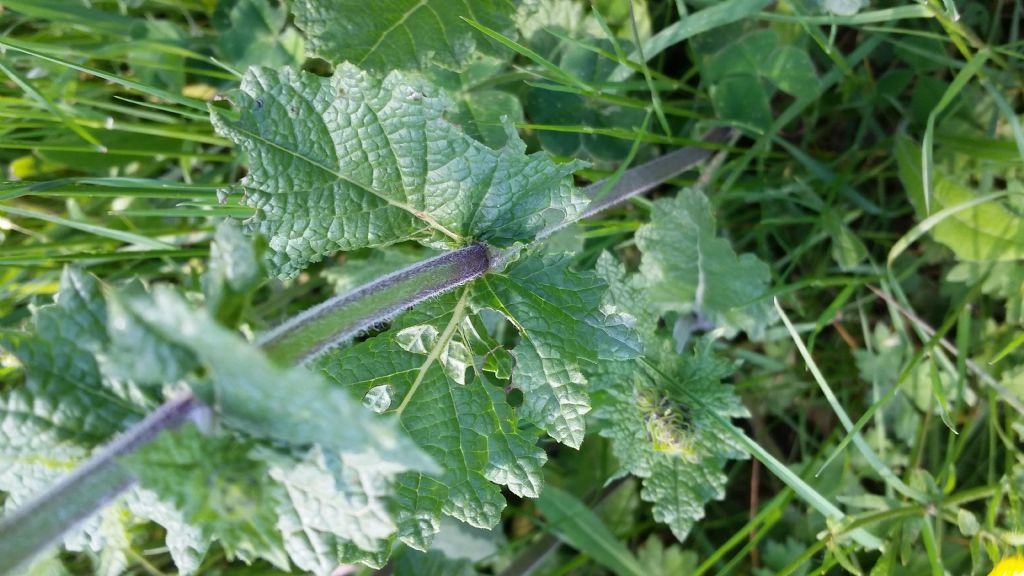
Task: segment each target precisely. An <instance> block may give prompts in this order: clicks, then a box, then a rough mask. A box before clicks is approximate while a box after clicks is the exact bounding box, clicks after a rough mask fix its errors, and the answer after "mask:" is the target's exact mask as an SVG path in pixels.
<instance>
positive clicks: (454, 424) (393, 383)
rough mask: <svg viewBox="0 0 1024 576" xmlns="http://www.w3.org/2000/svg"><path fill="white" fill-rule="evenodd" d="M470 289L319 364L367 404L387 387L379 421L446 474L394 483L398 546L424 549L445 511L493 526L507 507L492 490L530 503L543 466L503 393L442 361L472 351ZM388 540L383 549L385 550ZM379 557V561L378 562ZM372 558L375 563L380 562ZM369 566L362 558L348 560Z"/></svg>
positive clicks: (474, 370) (410, 476)
mask: <svg viewBox="0 0 1024 576" xmlns="http://www.w3.org/2000/svg"><path fill="white" fill-rule="evenodd" d="M469 298H470V295H469V291H468V289H466V288H464V289H462V290H460V291H458V293H455V294H448V295H446V296H442V297H440V298H438V299H436V300H434V301H431V302H429V303H427V304H425V305H423V306H421V307H420V308H418V309H416V310H413V311H410V312H408V313H406V314H404V315H403V316H401V317H400V318H399V319H398V323H397V325H396V326H394V327H393V328H392V330H391V331H389V332H387V333H385V334H381V335H379V336H377V337H375V338H371V339H369V340H367V341H365V342H362V343H359V344H357V345H355V346H352V347H350V348H346V349H342V350H338V351H335V352H331V353H329V354H327V355H326V356H324V357H323V358H322V359H321V360H319V361H318V367H319V369H320V371H321V372H322V373H324V374H326V375H327V377H328V378H330V379H331V380H332V381H333V382H335V383H337V384H338V385H339V386H342V387H344V388H347V389H348V390H350V391H351V392H354V393H356V394H359V395H365V394H367V393H370V392H372V391H375V390H378V389H379V387H380V386H382V385H386V386H387V387H388V389H390V390H391V391H392V392H391V393H392V400H391V402H390V403H389V406H390V408H389V409H388V410H387V411H386V412H385V414H395V415H397V417H398V419H399V422H400V424H401V426H402V428H403V429H404V430H405V431H406V432H407V433H408V434H409V436H410V437H411V438H412V439H413V440H414V441H415V442H416V443H417V444H418V445H419V447H420V448H421V449H422V450H423V451H424V452H426V453H427V454H429V455H430V456H431V457H432V458H433V459H434V460H435V461H436V462H437V463H438V464H440V465H441V466H442V467H443V468H444V472H443V473H440V474H430V473H427V474H423V473H406V474H403V475H402V476H401V477H400V483H399V487H398V488H397V494H396V498H395V500H396V501H397V503H398V510H397V515H396V518H397V522H398V537H399V539H401V540H402V541H403V542H405V543H406V544H409V545H411V546H413V547H415V548H419V549H426V547H427V546H428V545H429V543H430V540H431V539H432V538H433V535H434V534H435V533H436V532H437V530H438V527H439V525H440V515H441V513H442V512H443V513H444V514H448V515H450V516H453V517H455V518H458V519H459V520H462V521H464V522H467V523H469V524H472V525H474V526H478V527H484V528H490V527H492V526H494V525H495V524H497V523H498V521H499V520H500V519H501V510H502V509H503V508H504V507H505V499H504V498H503V497H502V495H501V489H500V488H499V486H498V485H496V484H502V485H505V486H507V487H508V488H509V490H511V491H512V492H513V493H515V494H517V495H520V496H526V497H536V496H537V494H538V493H539V492H540V484H541V478H542V476H541V472H540V468H541V466H542V465H543V464H544V461H545V460H546V457H545V455H544V452H543V451H542V450H540V449H539V448H538V447H537V446H536V436H534V435H532V434H529V433H525V432H523V431H521V430H519V424H518V421H517V418H516V415H515V412H514V411H513V410H512V408H511V406H509V405H508V403H507V401H506V399H505V394H504V393H503V391H502V389H501V388H500V387H499V386H495V385H494V384H493V383H492V382H491V380H490V376H488V375H487V374H485V373H484V370H483V369H482V361H481V360H480V359H479V357H469V363H468V365H467V364H460V365H461V369H460V370H456V369H455V368H456V365H454V364H453V363H452V362H450V361H449V362H445V360H444V357H445V355H446V354H447V355H450V354H451V350H452V348H453V347H457V348H458V349H459V350H460V354H468V353H469V351H470V350H472V349H473V348H472V343H470V342H467V340H468V339H469V338H470V334H469V333H468V330H469V326H470V324H468V322H467V320H468V318H467V314H468V313H469V308H468V300H469ZM389 547H390V541H388V542H382V543H381V544H380V548H381V549H382V550H384V551H385V553H386V550H387V549H388V548H389ZM379 557H383V556H379ZM379 557H378V559H379ZM349 559H353V560H355V559H359V560H363V561H370V562H371V563H376V560H373V559H372V558H366V557H365V555H360V556H358V557H349Z"/></svg>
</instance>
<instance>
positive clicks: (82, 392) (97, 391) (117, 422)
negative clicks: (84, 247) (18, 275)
mask: <svg viewBox="0 0 1024 576" xmlns="http://www.w3.org/2000/svg"><path fill="white" fill-rule="evenodd" d="M106 320H107V304H106V301H105V300H104V298H103V294H102V292H101V291H100V286H99V283H98V282H97V281H96V278H94V277H93V276H90V275H88V274H85V273H83V272H82V271H80V270H78V269H76V268H65V270H64V273H63V275H62V276H61V290H60V293H59V294H58V296H57V298H56V301H55V302H54V303H53V304H47V305H44V306H40V307H39V308H37V309H36V310H35V311H34V313H33V318H32V323H33V327H34V331H33V332H31V333H25V332H12V331H2V332H0V347H2V348H4V349H7V350H8V351H10V352H11V353H12V354H14V355H15V356H16V357H17V358H18V359H19V360H20V361H21V363H22V365H23V366H24V367H25V372H26V379H25V384H24V386H22V387H21V388H20V390H22V393H23V394H25V395H26V396H25V397H26V399H29V398H31V400H30V401H31V402H36V401H38V402H41V403H43V404H44V406H41V407H40V410H41V411H43V412H44V414H40V415H41V416H43V415H45V412H49V411H51V410H56V409H58V408H59V410H60V413H61V417H62V420H65V421H68V422H75V423H76V429H77V431H76V435H78V434H83V435H85V438H86V439H88V440H90V441H92V442H96V443H98V442H99V441H101V440H103V439H105V438H106V437H108V436H109V435H112V434H113V433H115V432H117V431H119V430H121V429H122V428H123V427H125V426H127V425H128V424H130V423H132V422H133V421H135V420H136V419H138V418H139V417H140V415H141V413H142V411H141V410H138V409H137V408H135V407H134V406H132V405H131V404H130V403H129V402H127V401H125V400H124V399H122V398H120V397H119V395H118V394H117V393H116V391H115V390H113V389H112V388H111V387H110V386H108V383H106V382H105V381H104V379H103V376H102V374H101V372H100V367H99V365H98V363H97V361H96V357H95V355H94V351H98V350H99V349H100V348H102V347H103V346H105V345H106V344H107V341H108V336H107V330H106Z"/></svg>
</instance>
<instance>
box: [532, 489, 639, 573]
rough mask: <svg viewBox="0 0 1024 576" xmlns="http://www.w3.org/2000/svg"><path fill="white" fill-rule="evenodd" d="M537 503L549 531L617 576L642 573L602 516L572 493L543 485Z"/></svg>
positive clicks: (634, 559)
mask: <svg viewBox="0 0 1024 576" xmlns="http://www.w3.org/2000/svg"><path fill="white" fill-rule="evenodd" d="M537 507H538V508H539V509H540V511H541V512H543V513H544V517H545V518H546V519H547V524H546V525H545V528H546V529H547V530H548V531H549V532H552V533H554V534H555V535H557V536H558V537H559V538H561V539H562V541H564V542H565V543H567V544H569V545H570V546H572V547H573V548H575V549H577V550H579V551H580V552H583V553H584V554H586V555H587V556H590V557H591V558H592V559H593V560H594V562H597V563H598V564H600V565H601V566H604V567H605V568H608V569H609V570H611V571H612V572H614V573H616V574H618V575H619V576H622V575H624V574H625V575H629V576H643V575H644V574H646V573H647V572H646V570H644V568H643V566H641V565H640V562H639V561H638V560H637V559H636V557H635V556H633V554H632V553H630V551H629V549H628V548H626V545H625V544H623V543H622V542H620V541H619V540H618V539H617V538H616V537H615V535H614V534H612V533H611V531H610V530H609V529H608V527H607V526H605V525H604V522H603V521H601V518H599V517H598V516H597V514H594V512H593V511H591V510H590V508H587V507H586V505H584V504H583V502H580V500H579V499H578V498H576V497H575V496H573V495H572V494H570V493H568V492H566V491H564V490H561V489H559V488H556V487H554V486H545V487H544V491H543V492H541V493H540V498H538V499H537Z"/></svg>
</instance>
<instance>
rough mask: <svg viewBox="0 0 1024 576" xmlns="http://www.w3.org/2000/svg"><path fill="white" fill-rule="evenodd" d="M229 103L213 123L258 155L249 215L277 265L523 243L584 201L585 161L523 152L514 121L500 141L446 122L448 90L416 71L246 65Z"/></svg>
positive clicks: (248, 188)
mask: <svg viewBox="0 0 1024 576" xmlns="http://www.w3.org/2000/svg"><path fill="white" fill-rule="evenodd" d="M232 100H233V102H234V104H235V106H236V108H237V112H238V119H237V120H233V119H231V118H229V116H228V115H227V114H225V113H220V112H216V111H215V112H214V113H213V115H212V117H213V122H214V125H215V126H216V127H217V129H218V131H219V132H220V133H221V134H224V135H225V136H227V137H229V138H231V139H232V140H234V141H235V142H236V143H237V144H238V145H239V146H240V147H241V148H242V149H243V150H244V151H245V152H246V154H247V155H248V157H249V164H250V167H249V174H248V175H247V176H246V177H245V178H243V179H242V181H241V183H240V186H241V188H242V190H243V191H244V193H245V202H246V203H247V204H248V205H250V206H253V207H254V208H256V209H257V212H256V215H255V216H254V217H253V219H252V220H251V224H250V226H251V229H252V230H254V231H257V232H260V233H262V234H263V235H265V236H266V237H267V239H268V241H269V244H270V252H271V254H270V256H271V261H272V263H273V265H274V267H275V269H276V271H277V272H278V273H280V274H282V275H291V274H294V273H296V272H297V271H298V270H301V269H302V268H303V267H305V266H306V265H308V264H309V263H310V262H315V261H317V260H320V259H321V258H322V257H323V256H325V255H327V254H331V253H333V252H336V251H339V250H353V249H356V248H363V247H367V246H384V245H388V244H393V243H395V242H399V241H401V240H407V239H416V240H419V241H422V242H425V243H429V244H433V245H447V246H451V245H454V244H460V243H464V242H466V241H468V240H479V241H483V242H486V243H488V244H490V245H492V246H497V247H504V246H509V245H511V244H513V243H516V242H527V241H529V240H532V239H533V237H534V236H535V235H536V233H537V232H538V231H539V230H540V229H541V228H542V227H543V226H545V224H546V222H548V221H549V220H552V219H554V220H558V219H562V218H572V217H574V216H576V215H577V214H579V213H580V211H581V210H582V209H583V208H584V207H585V205H586V204H587V202H588V200H587V199H586V197H585V196H584V195H583V194H582V192H580V191H578V190H576V188H575V187H574V186H573V183H572V178H571V174H572V173H573V171H574V170H576V169H577V168H579V167H580V166H581V164H580V163H578V162H571V163H567V164H555V163H554V162H552V161H551V159H550V158H549V157H548V156H547V155H545V154H543V153H537V154H532V155H529V156H528V155H526V153H525V151H526V146H525V144H524V143H523V142H522V141H521V140H520V139H519V137H518V135H516V134H515V130H514V129H512V128H511V127H509V128H508V130H509V136H508V142H507V143H506V145H505V146H504V147H502V148H499V149H492V148H489V147H487V146H486V145H484V144H482V143H480V142H478V141H476V140H474V139H473V138H471V137H469V136H468V135H466V134H465V133H464V132H462V131H461V130H460V129H459V128H458V127H456V126H455V125H453V124H452V123H451V122H450V121H449V120H447V119H446V115H447V114H449V113H452V112H453V110H454V107H453V106H454V105H453V104H452V102H451V100H450V99H449V98H448V97H447V96H445V95H444V94H443V93H442V92H441V91H440V90H439V89H438V88H436V87H435V86H434V85H432V84H431V83H430V82H428V81H427V80H425V79H424V78H422V77H421V76H418V75H416V74H406V73H401V72H393V73H391V74H389V75H388V76H387V77H386V78H384V79H383V80H380V79H377V78H375V77H373V76H371V75H370V74H368V73H366V72H364V71H362V70H360V69H358V68H356V67H355V66H352V65H349V64H342V65H340V66H338V68H337V70H335V73H334V76H332V77H330V78H321V77H319V76H314V75H312V74H308V73H305V72H295V71H293V70H290V69H287V68H286V69H283V70H280V71H273V70H269V69H266V68H250V69H249V71H248V73H246V75H245V77H244V78H243V79H242V85H241V89H240V90H239V91H238V92H237V93H235V95H234V96H233V98H232Z"/></svg>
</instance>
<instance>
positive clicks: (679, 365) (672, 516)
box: [588, 255, 747, 540]
mask: <svg viewBox="0 0 1024 576" xmlns="http://www.w3.org/2000/svg"><path fill="white" fill-rule="evenodd" d="M598 270H599V271H600V272H601V274H602V276H604V277H605V278H606V279H607V280H608V282H609V283H610V284H611V286H612V288H611V290H610V291H609V292H608V298H607V302H608V304H609V305H612V306H615V307H616V308H619V309H629V310H637V311H638V312H640V315H639V316H638V317H637V319H638V321H637V329H638V331H639V332H640V334H642V335H644V336H645V338H644V341H645V358H646V359H647V360H648V361H649V362H652V363H654V365H656V366H657V367H658V370H657V371H654V370H650V369H648V368H647V365H646V364H644V363H643V362H621V363H604V364H602V365H600V366H599V367H598V368H597V369H595V370H594V371H593V372H592V373H590V372H588V375H590V378H591V381H592V386H593V388H594V391H595V392H594V404H595V407H596V410H595V412H594V415H593V420H594V422H595V424H596V427H597V429H598V433H599V434H600V435H601V436H604V437H606V438H609V439H610V440H611V441H612V450H613V452H614V453H615V456H616V458H617V459H618V460H619V464H620V465H621V466H622V470H623V472H625V473H629V474H633V475H635V476H638V477H640V478H642V479H643V489H642V490H641V493H640V495H641V497H642V498H643V499H644V500H646V501H648V502H651V503H653V504H654V508H653V511H654V518H655V520H658V521H659V522H663V523H665V524H668V526H669V527H670V528H671V529H672V532H673V534H675V536H676V538H679V539H680V540H682V539H685V538H686V535H687V534H688V533H689V531H690V529H691V528H692V527H693V524H694V523H695V522H696V521H697V520H699V519H700V518H702V517H703V516H704V504H705V503H706V502H708V501H710V500H713V499H720V498H722V497H723V496H724V495H725V483H726V476H725V474H724V473H723V472H722V468H723V467H724V465H725V463H726V461H727V460H729V459H738V458H745V457H746V452H745V451H744V450H743V448H742V447H741V446H740V445H739V444H738V443H737V442H736V440H735V438H734V437H733V435H732V434H730V432H729V431H727V430H725V429H724V428H723V426H722V425H721V423H720V422H719V420H717V419H715V418H713V417H712V416H711V415H710V414H709V413H708V411H714V412H715V413H717V415H718V416H720V417H721V418H724V419H725V421H728V420H729V419H731V418H742V417H746V416H747V411H746V409H745V408H744V407H743V404H742V403H741V402H740V400H739V398H738V397H737V396H736V394H735V393H734V392H733V391H732V389H731V387H729V386H727V385H725V384H723V383H722V382H721V380H722V379H723V378H725V377H726V376H728V375H729V373H730V372H731V371H732V368H731V366H730V365H729V363H728V362H726V361H724V360H722V359H720V358H716V357H715V356H714V354H713V353H712V351H711V348H710V341H708V340H699V341H698V342H697V344H696V346H695V347H694V349H693V351H692V352H690V353H688V354H686V355H684V356H679V355H677V354H675V353H674V352H673V351H672V346H671V343H670V340H669V338H668V335H667V334H662V335H658V334H656V333H655V328H656V325H657V313H656V312H654V310H655V309H656V307H655V306H653V305H651V303H650V302H649V301H648V300H647V297H646V296H647V295H649V294H652V293H653V291H652V290H651V289H650V288H649V287H648V286H647V282H648V281H649V279H648V278H645V277H644V276H642V272H643V268H641V274H634V275H632V276H628V275H626V274H625V272H624V270H623V269H622V266H621V265H620V264H615V263H614V262H613V261H612V259H611V258H610V257H608V256H607V255H603V256H602V259H601V261H599V264H598ZM684 391H685V393H684ZM688 395H692V396H695V397H697V398H699V399H700V401H701V402H702V403H703V404H704V405H705V407H706V410H698V409H695V407H694V406H693V405H692V402H691V401H690V399H689V396H688Z"/></svg>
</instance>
